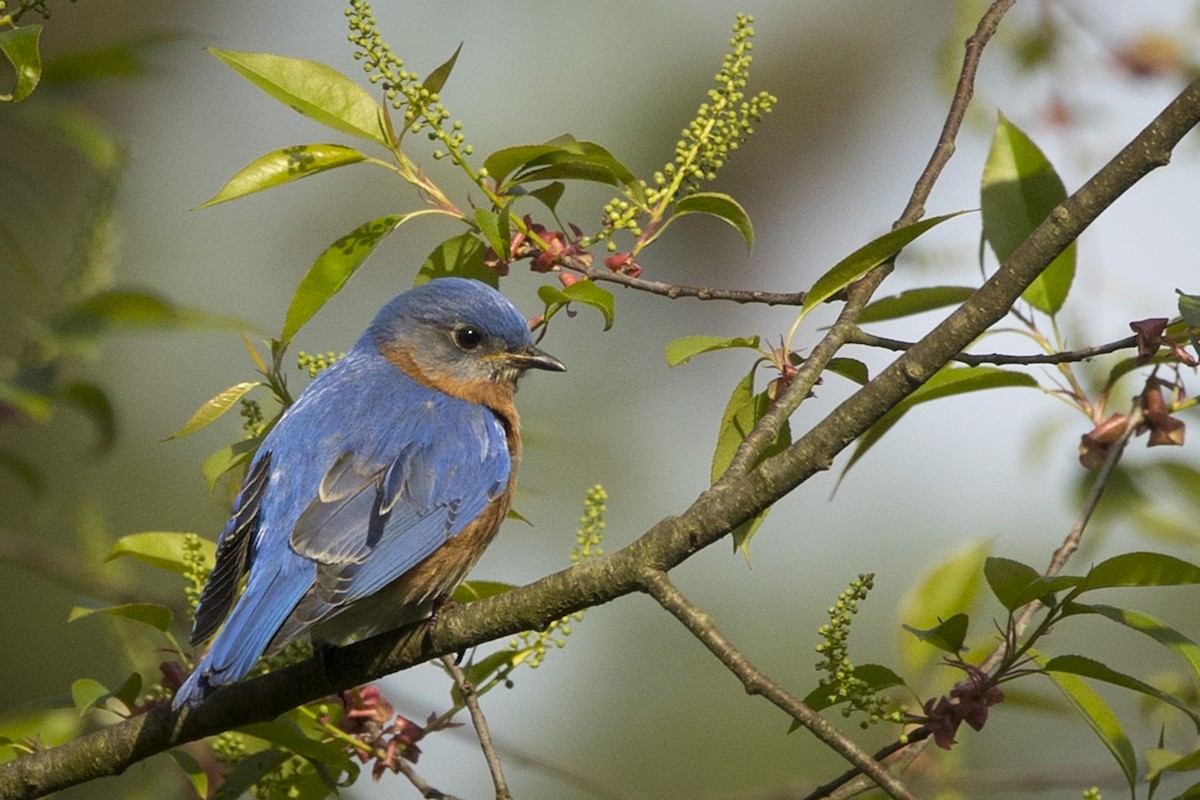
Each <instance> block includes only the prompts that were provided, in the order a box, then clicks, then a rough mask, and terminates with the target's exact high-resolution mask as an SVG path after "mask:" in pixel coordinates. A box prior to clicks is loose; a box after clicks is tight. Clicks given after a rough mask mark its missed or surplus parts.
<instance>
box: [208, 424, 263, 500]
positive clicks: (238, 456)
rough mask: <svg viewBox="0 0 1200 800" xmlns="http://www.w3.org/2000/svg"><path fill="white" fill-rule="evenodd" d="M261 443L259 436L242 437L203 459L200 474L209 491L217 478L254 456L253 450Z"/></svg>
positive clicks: (214, 485)
mask: <svg viewBox="0 0 1200 800" xmlns="http://www.w3.org/2000/svg"><path fill="white" fill-rule="evenodd" d="M260 444H262V439H261V437H257V436H256V437H254V438H253V439H242V440H241V441H240V442H234V443H233V444H231V445H229V446H228V447H222V448H221V449H220V450H218V451H217V452H215V453H213V454H212V455H210V456H209V457H208V458H206V459H204V464H203V465H201V467H200V474H201V475H203V476H204V482H205V483H207V484H208V490H209V491H210V492H211V491H212V490H213V489H214V488H215V487H216V485H217V479H218V478H220V477H221V476H222V475H224V474H225V473H226V472H229V471H230V470H231V469H234V468H236V467H238V466H240V465H242V464H245V463H246V462H247V461H249V460H250V459H251V458H253V457H254V452H255V450H257V449H258V446H259V445H260Z"/></svg>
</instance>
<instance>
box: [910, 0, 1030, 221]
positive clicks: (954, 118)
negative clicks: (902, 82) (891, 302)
mask: <svg viewBox="0 0 1200 800" xmlns="http://www.w3.org/2000/svg"><path fill="white" fill-rule="evenodd" d="M1015 2H1016V0H996V2H994V3H992V5H991V6H990V7H989V8H988V10H987V11H986V12H984V14H983V16H982V17H980V19H979V24H978V25H977V26H975V32H974V33H972V34H971V37H970V38H969V39H967V43H966V47H965V50H966V52H965V53H964V54H963V64H962V68H961V69H960V70H959V73H958V83H957V84H956V85H955V87H954V96H953V98H952V99H951V100H950V109H949V111H948V112H947V113H946V122H945V123H944V124H943V125H942V132H941V134H940V135H939V136H938V142H937V146H936V147H934V149H933V155H931V156H930V157H929V163H928V164H926V165H925V169H924V170H923V171H922V172H921V176H920V177H919V178H917V183H916V185H915V186H913V191H912V196H911V197H909V199H908V205H906V206H905V207H904V213H903V214H901V215H900V219H898V220H897V221H896V227H900V226H903V225H910V224H912V223H913V222H916V221H917V220H919V219H920V218H921V217H923V216H925V201H926V200H927V199H928V198H929V193H930V192H932V191H933V185H934V184H935V183H937V179H938V177H939V176H940V175H941V174H942V169H943V168H944V167H945V166H946V164H947V163H948V162H949V161H950V157H951V156H953V155H954V141H955V140H956V139H957V138H958V132H959V130H960V129H961V128H962V124H963V120H964V119H966V116H967V108H968V106H970V105H971V98H972V97H974V96H975V73H976V72H978V71H979V60H980V58H981V57H982V56H983V48H984V47H986V46H987V43H988V41H990V40H991V38H992V36H994V35H995V33H996V28H997V27H998V26H999V25H1000V20H1001V19H1003V18H1004V15H1005V13H1007V11H1008V9H1009V8H1011V7H1012V4H1013V3H1015Z"/></svg>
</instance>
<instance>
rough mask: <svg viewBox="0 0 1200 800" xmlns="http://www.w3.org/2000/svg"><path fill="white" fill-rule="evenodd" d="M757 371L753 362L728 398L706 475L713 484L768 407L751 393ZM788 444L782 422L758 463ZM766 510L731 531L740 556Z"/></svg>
mask: <svg viewBox="0 0 1200 800" xmlns="http://www.w3.org/2000/svg"><path fill="white" fill-rule="evenodd" d="M757 369H758V364H757V363H756V364H755V365H754V366H753V367H751V368H750V372H749V373H748V374H747V375H746V377H745V378H743V379H742V380H741V381H740V382H739V383H738V385H737V386H735V387H734V388H733V394H731V395H730V397H729V402H728V403H727V404H726V406H725V413H724V414H723V415H722V417H721V427H720V429H718V431H717V447H716V450H715V451H714V452H713V460H712V470H711V473H710V474H711V479H712V480H713V481H716V480H717V479H718V478H720V477H721V475H723V474H724V473H725V470H726V469H728V468H729V464H730V463H731V462H732V461H733V457H734V455H735V454H736V453H737V450H738V447H740V446H741V444H742V442H743V441H744V440H745V439H746V436H747V435H748V434H749V433H750V431H752V430H753V429H754V426H755V425H757V424H758V421H759V420H760V419H762V418H763V415H765V414H766V413H767V411H768V410H769V409H770V408H771V399H770V398H769V397H767V393H766V392H765V391H763V392H759V393H758V394H755V393H754V374H755V372H756V371H757ZM791 442H792V431H791V427H790V426H789V425H788V424H787V423H786V422H785V423H784V425H783V427H782V428H780V430H779V434H778V435H777V436H776V437H775V439H774V441H772V442H771V443H770V444H768V445H767V446H766V447H765V448H764V449H763V453H762V456H761V458H760V460H762V459H766V458H769V457H771V456H773V455H776V454H778V453H781V452H783V451H784V450H786V449H787V448H788V446H789V445H790V444H791ZM769 511H770V509H769V508H767V509H764V510H762V511H760V512H759V513H758V514H756V515H755V516H753V517H751V518H750V519H748V520H746V521H745V522H743V523H742V524H741V525H739V526H738V527H737V528H735V529H734V530H733V531H732V542H733V548H734V550H735V551H741V552H742V554H743V555H746V554H747V553H748V550H747V548H748V546H749V544H750V538H751V537H752V536H753V535H754V533H755V532H756V531H757V530H758V528H759V526H760V525H762V523H763V521H764V520H765V519H766V518H767V513H768V512H769Z"/></svg>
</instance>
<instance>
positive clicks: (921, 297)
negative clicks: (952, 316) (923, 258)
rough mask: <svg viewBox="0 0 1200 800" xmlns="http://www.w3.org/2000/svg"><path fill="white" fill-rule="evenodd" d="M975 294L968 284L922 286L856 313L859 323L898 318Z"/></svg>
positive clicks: (875, 303)
mask: <svg viewBox="0 0 1200 800" xmlns="http://www.w3.org/2000/svg"><path fill="white" fill-rule="evenodd" d="M973 294H975V290H974V289H973V288H971V287H970V286H924V287H921V288H919V289H909V290H907V291H904V292H901V293H900V294H897V295H892V296H891V297H881V298H880V299H878V300H875V301H874V302H872V303H870V304H869V305H868V306H867V307H866V308H864V309H863V310H862V313H861V314H859V315H858V321H859V322H860V323H866V322H883V321H884V320H889V319H899V318H900V317H908V316H911V315H913V314H920V313H921V312H923V311H932V310H934V309H935V308H945V307H946V306H956V305H959V304H961V303H963V302H964V301H966V299H967V298H969V297H970V296H971V295H973Z"/></svg>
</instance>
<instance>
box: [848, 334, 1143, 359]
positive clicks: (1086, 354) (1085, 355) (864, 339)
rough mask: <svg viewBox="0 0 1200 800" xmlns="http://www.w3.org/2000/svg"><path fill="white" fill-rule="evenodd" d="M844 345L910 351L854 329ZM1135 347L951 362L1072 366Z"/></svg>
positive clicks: (1128, 341) (1118, 344)
mask: <svg viewBox="0 0 1200 800" xmlns="http://www.w3.org/2000/svg"><path fill="white" fill-rule="evenodd" d="M846 343H847V344H861V345H865V346H867V347H882V348H883V349H885V350H893V351H895V352H900V353H902V352H904V351H905V350H907V349H908V348H910V347H912V342H905V341H901V340H900V339H889V338H887V337H884V336H876V335H874V334H872V333H867V332H866V331H864V330H860V329H855V330H853V331H852V332H851V333H850V334H849V335H847V337H846ZM1136 346H1137V337H1136V336H1127V337H1125V338H1124V339H1118V340H1117V341H1115V342H1109V343H1108V344H1099V345H1096V346H1095V347H1084V348H1081V349H1079V350H1064V351H1063V352H1061V353H1035V354H1033V355H1027V356H1018V355H1008V354H1005V353H986V354H985V353H979V354H976V353H958V354H957V355H955V356H954V359H953V360H954V361H957V362H959V363H960V364H968V365H970V366H972V367H977V366H979V365H980V364H1000V365H1012V366H1019V365H1027V366H1028V365H1033V364H1072V363H1075V362H1078V361H1087V360H1088V359H1091V358H1095V357H1096V356H1103V355H1108V354H1109V353H1115V352H1117V351H1118V350H1125V349H1126V348H1129V347H1136Z"/></svg>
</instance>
